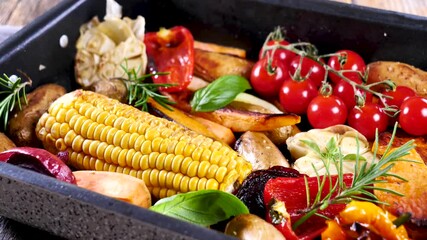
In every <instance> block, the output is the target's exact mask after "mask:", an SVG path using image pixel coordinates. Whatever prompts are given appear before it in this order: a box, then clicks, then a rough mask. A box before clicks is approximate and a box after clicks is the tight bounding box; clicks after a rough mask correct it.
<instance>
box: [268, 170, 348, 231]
mask: <svg viewBox="0 0 427 240" xmlns="http://www.w3.org/2000/svg"><path fill="white" fill-rule="evenodd" d="M320 179H322V177H321V178H320ZM343 180H344V183H345V184H346V185H347V186H350V185H351V183H352V181H353V175H352V174H344V179H343ZM336 181H337V176H332V185H334V184H335V182H336ZM307 182H308V188H309V192H310V202H311V203H312V202H314V199H315V197H316V194H317V192H318V189H319V187H318V179H317V178H316V177H308V178H307ZM329 193H330V188H329V180H327V183H326V184H325V186H324V188H323V190H322V193H321V197H322V198H324V197H325V196H326V195H327V194H329ZM334 196H336V193H332V197H334ZM280 203H283V204H282V205H283V206H284V208H283V207H277V206H278V204H279V206H280ZM264 204H265V206H266V207H267V217H266V219H267V221H268V222H270V223H272V224H273V225H274V226H275V227H276V228H277V229H278V230H279V231H281V232H282V233H283V235H284V236H285V237H286V239H288V238H289V239H311V238H314V237H316V236H319V235H320V234H321V232H322V231H323V229H324V228H325V227H326V224H325V219H324V218H322V217H319V216H316V215H313V216H312V217H310V218H309V219H308V220H307V221H306V222H304V223H303V224H302V225H301V226H300V227H298V228H297V229H296V230H295V232H294V231H292V229H291V223H295V222H296V221H297V220H298V219H300V218H301V217H303V216H304V215H305V213H306V210H307V194H306V186H305V180H304V177H296V178H295V177H294V178H289V177H279V178H275V179H270V180H269V181H268V182H267V184H266V185H265V188H264ZM344 208H345V204H331V205H329V206H328V207H327V208H326V209H324V210H320V211H319V213H320V214H322V215H324V216H327V217H329V218H333V217H335V216H336V215H337V214H338V213H339V212H340V211H342V210H343V209H344ZM295 234H296V235H297V236H298V238H296V237H295V236H296V235H295Z"/></svg>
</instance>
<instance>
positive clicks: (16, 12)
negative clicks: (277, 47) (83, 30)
mask: <svg viewBox="0 0 427 240" xmlns="http://www.w3.org/2000/svg"><path fill="white" fill-rule="evenodd" d="M60 1H61V0H38V1H37V0H1V1H0V9H1V11H0V25H12V26H23V25H25V24H27V23H29V22H30V21H32V20H33V19H34V18H36V17H37V16H40V15H41V14H43V13H44V12H45V11H46V10H48V9H49V8H51V7H53V6H55V5H56V4H58V3H59V2H60ZM337 1H339V2H345V3H351V4H357V5H363V6H370V7H375V8H381V9H387V10H392V11H398V12H404V13H409V14H415V15H420V16H426V17H427V0H392V1H389V0H337Z"/></svg>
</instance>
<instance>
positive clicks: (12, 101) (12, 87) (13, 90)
mask: <svg viewBox="0 0 427 240" xmlns="http://www.w3.org/2000/svg"><path fill="white" fill-rule="evenodd" d="M28 79H29V78H28ZM27 85H31V80H30V79H29V80H28V81H26V82H22V79H21V78H20V77H17V76H16V75H12V76H10V77H9V76H7V75H6V74H3V76H2V77H1V76H0V90H1V91H0V99H3V100H1V102H0V120H1V121H3V130H6V128H7V123H8V121H9V113H10V112H12V111H13V110H14V109H15V108H16V106H18V108H19V110H21V109H22V102H21V101H23V102H24V104H27V94H26V91H25V87H26V86H27ZM21 97H22V99H21Z"/></svg>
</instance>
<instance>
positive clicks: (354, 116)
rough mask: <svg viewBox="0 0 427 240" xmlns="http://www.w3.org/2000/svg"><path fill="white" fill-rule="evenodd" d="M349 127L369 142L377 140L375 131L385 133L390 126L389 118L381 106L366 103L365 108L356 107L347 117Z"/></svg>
mask: <svg viewBox="0 0 427 240" xmlns="http://www.w3.org/2000/svg"><path fill="white" fill-rule="evenodd" d="M347 121H348V125H349V126H350V127H353V128H354V129H356V130H357V131H359V132H360V133H362V134H363V135H364V136H365V137H366V138H367V139H368V140H373V139H375V131H376V129H378V133H381V132H384V131H385V130H386V129H387V125H388V116H387V115H386V114H385V113H384V111H383V110H382V108H381V107H380V105H379V104H376V103H371V102H368V103H365V105H364V106H360V107H354V108H353V109H351V110H350V112H349V114H348V117H347Z"/></svg>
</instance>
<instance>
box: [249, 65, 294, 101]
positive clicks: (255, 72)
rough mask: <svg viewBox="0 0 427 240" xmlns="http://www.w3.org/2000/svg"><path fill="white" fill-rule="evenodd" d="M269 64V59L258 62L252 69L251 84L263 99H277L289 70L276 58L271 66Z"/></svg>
mask: <svg viewBox="0 0 427 240" xmlns="http://www.w3.org/2000/svg"><path fill="white" fill-rule="evenodd" d="M268 64H269V62H268V58H263V59H261V60H259V61H258V62H256V63H255V65H254V66H253V68H252V72H251V77H250V82H251V85H252V87H253V89H254V90H255V92H257V93H258V94H259V95H261V96H262V97H265V98H276V97H277V96H278V94H279V90H280V87H281V86H282V84H283V81H284V80H285V79H286V74H287V73H288V68H287V67H286V66H285V65H284V64H283V63H282V62H281V61H280V60H278V59H276V58H273V59H272V61H271V65H270V66H268Z"/></svg>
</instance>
